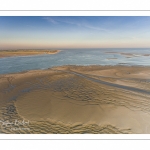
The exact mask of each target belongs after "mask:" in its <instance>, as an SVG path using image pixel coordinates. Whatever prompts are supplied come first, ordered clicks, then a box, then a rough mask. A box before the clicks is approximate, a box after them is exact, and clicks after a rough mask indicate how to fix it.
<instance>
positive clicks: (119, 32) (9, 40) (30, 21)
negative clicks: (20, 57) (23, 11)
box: [0, 16, 150, 49]
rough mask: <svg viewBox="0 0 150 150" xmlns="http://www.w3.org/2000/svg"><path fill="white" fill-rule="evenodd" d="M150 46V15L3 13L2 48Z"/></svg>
mask: <svg viewBox="0 0 150 150" xmlns="http://www.w3.org/2000/svg"><path fill="white" fill-rule="evenodd" d="M32 48H34V49H49V48H56V49H57V48H59V49H61V48H150V17H124V16H122V17H98V16H97V17H51V16H45V17H44V16H43V17H41V16H40V17H32V16H29V17H2V16H1V17H0V49H32Z"/></svg>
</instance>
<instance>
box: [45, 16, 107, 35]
mask: <svg viewBox="0 0 150 150" xmlns="http://www.w3.org/2000/svg"><path fill="white" fill-rule="evenodd" d="M43 19H45V20H47V21H48V22H50V23H52V24H60V23H66V24H70V25H75V26H80V27H84V28H88V29H92V30H97V31H105V32H109V30H107V29H104V28H100V27H96V26H91V25H90V24H88V23H79V22H76V21H70V20H62V19H59V18H57V19H56V18H55V19H53V18H52V17H44V18H43Z"/></svg>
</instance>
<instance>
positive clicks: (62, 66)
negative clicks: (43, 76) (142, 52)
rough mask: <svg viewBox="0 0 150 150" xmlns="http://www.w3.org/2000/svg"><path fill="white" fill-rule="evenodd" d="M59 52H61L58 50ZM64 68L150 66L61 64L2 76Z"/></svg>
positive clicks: (140, 66)
mask: <svg viewBox="0 0 150 150" xmlns="http://www.w3.org/2000/svg"><path fill="white" fill-rule="evenodd" d="M58 53H59V52H58ZM59 67H61V68H64V67H90V68H91V67H104V68H107V67H129V68H131V67H137V68H148V69H149V68H150V66H144V65H126V64H118V65H97V64H96V65H61V66H53V67H51V68H46V69H31V70H24V71H20V72H11V73H4V74H3V73H2V74H1V73H0V76H3V75H13V74H22V73H27V72H32V71H33V72H38V71H39V72H40V71H46V70H50V69H53V68H59Z"/></svg>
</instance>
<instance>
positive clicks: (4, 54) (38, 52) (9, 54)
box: [0, 50, 60, 58]
mask: <svg viewBox="0 0 150 150" xmlns="http://www.w3.org/2000/svg"><path fill="white" fill-rule="evenodd" d="M59 52H60V50H1V51H0V58H4V57H14V56H31V55H42V54H50V55H52V54H57V53H59Z"/></svg>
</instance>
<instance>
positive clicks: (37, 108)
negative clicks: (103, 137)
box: [0, 66, 150, 134]
mask: <svg viewBox="0 0 150 150" xmlns="http://www.w3.org/2000/svg"><path fill="white" fill-rule="evenodd" d="M0 118H1V119H0V125H1V128H0V132H1V133H55V134H57V133H71V134H73V133H82V134H86V133H106V134H107V133H111V134H115V133H143V134H144V133H150V67H135V66H131V67H128V66H61V67H54V68H51V69H47V70H35V71H27V72H22V73H16V74H6V75H0ZM19 121H25V123H24V124H19V123H18V122H19ZM16 122H17V123H16Z"/></svg>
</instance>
